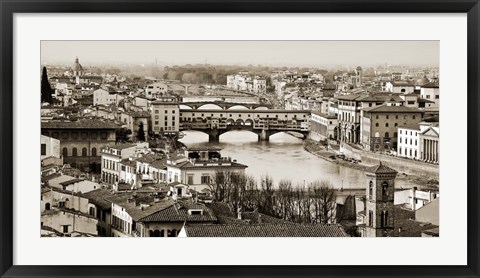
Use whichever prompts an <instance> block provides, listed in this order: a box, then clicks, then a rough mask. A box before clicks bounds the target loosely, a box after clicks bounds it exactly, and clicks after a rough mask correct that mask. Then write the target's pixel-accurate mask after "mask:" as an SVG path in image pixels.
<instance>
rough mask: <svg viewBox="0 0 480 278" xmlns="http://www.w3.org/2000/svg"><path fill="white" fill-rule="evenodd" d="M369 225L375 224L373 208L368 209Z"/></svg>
mask: <svg viewBox="0 0 480 278" xmlns="http://www.w3.org/2000/svg"><path fill="white" fill-rule="evenodd" d="M368 226H370V227H372V226H373V211H371V210H369V211H368Z"/></svg>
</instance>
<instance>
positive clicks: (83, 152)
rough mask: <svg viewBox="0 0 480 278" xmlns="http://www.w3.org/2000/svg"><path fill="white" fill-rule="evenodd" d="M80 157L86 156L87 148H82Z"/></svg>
mask: <svg viewBox="0 0 480 278" xmlns="http://www.w3.org/2000/svg"><path fill="white" fill-rule="evenodd" d="M82 156H87V148H82Z"/></svg>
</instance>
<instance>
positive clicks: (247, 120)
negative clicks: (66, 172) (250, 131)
mask: <svg viewBox="0 0 480 278" xmlns="http://www.w3.org/2000/svg"><path fill="white" fill-rule="evenodd" d="M245 125H246V126H253V120H252V119H246V120H245Z"/></svg>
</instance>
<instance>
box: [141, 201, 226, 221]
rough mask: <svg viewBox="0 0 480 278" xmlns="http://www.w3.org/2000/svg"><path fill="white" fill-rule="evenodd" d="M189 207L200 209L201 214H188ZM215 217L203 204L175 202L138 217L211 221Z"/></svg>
mask: <svg viewBox="0 0 480 278" xmlns="http://www.w3.org/2000/svg"><path fill="white" fill-rule="evenodd" d="M190 209H202V210H203V214H189V212H188V211H189V210H190ZM216 220H217V218H216V217H215V215H214V214H213V212H212V211H211V210H210V209H209V208H207V207H206V206H205V205H199V204H189V203H176V204H173V205H172V206H170V207H168V208H165V209H163V210H160V211H157V212H155V213H153V214H151V215H149V216H147V217H144V218H142V219H140V220H139V221H140V222H185V221H187V223H188V222H213V221H216Z"/></svg>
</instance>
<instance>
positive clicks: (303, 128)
mask: <svg viewBox="0 0 480 278" xmlns="http://www.w3.org/2000/svg"><path fill="white" fill-rule="evenodd" d="M180 117H181V121H180V122H181V124H180V130H197V131H202V132H205V133H206V134H208V135H209V140H210V141H218V140H219V138H220V135H221V134H223V133H226V132H228V131H232V130H247V131H251V132H254V133H256V134H257V135H258V138H259V140H265V141H268V140H269V137H270V136H271V135H273V134H275V133H278V132H296V133H301V134H302V135H303V136H304V138H306V136H307V135H308V133H309V130H310V111H304V110H268V109H264V110H263V109H262V110H257V109H253V110H252V109H227V110H217V109H196V110H193V109H182V110H180Z"/></svg>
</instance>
